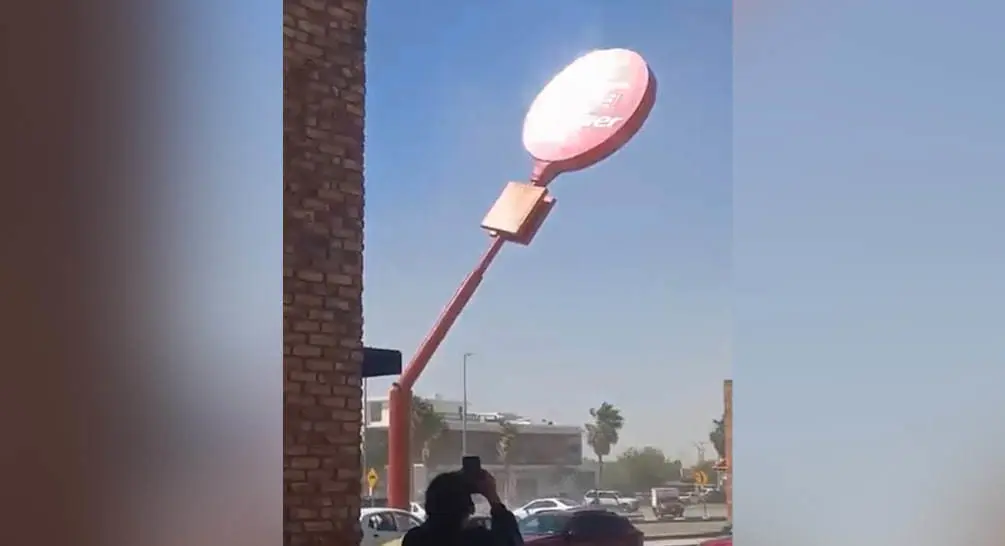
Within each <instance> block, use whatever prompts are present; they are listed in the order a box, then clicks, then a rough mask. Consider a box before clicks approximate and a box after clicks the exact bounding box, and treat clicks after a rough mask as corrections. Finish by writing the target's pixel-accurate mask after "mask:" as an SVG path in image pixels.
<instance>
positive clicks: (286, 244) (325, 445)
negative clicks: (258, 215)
mask: <svg viewBox="0 0 1005 546" xmlns="http://www.w3.org/2000/svg"><path fill="white" fill-rule="evenodd" d="M365 12H366V2H365V0H327V1H325V0H284V2H283V215H284V216H283V374H284V391H283V410H284V412H283V413H284V419H283V429H284V430H283V504H284V506H283V524H284V533H283V543H284V545H286V546H301V545H303V546H308V545H310V546H328V545H331V546H336V545H337V546H354V545H358V544H359V525H358V521H359V502H360V495H359V492H360V482H361V479H362V477H361V476H360V426H361V422H360V421H361V401H362V391H361V378H360V363H361V362H362V359H363V353H362V350H363V345H362V333H363V311H362V301H361V300H362V291H363V289H362V273H363V172H362V170H363V94H364V82H365V75H364V67H363V53H364V49H365V46H364V32H365V26H366V14H365ZM263 403H268V401H263Z"/></svg>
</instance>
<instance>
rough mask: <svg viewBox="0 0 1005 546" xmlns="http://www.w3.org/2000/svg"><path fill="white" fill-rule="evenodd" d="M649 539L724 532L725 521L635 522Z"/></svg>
mask: <svg viewBox="0 0 1005 546" xmlns="http://www.w3.org/2000/svg"><path fill="white" fill-rule="evenodd" d="M634 523H635V526H636V527H638V528H639V530H640V531H642V532H643V533H645V534H646V536H647V537H672V536H675V535H697V534H711V533H718V532H719V531H722V528H723V527H725V526H726V522H725V521H663V522H659V523H656V522H653V523H642V522H634Z"/></svg>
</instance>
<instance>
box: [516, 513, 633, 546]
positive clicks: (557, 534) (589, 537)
mask: <svg viewBox="0 0 1005 546" xmlns="http://www.w3.org/2000/svg"><path fill="white" fill-rule="evenodd" d="M519 524H520V534H521V535H523V540H524V543H526V544H528V545H529V544H533V545H534V546H567V545H570V544H573V545H577V546H644V545H643V543H644V542H645V537H644V535H643V534H642V531H639V530H638V529H637V528H636V527H635V526H634V525H632V523H631V522H630V521H628V519H627V518H625V517H624V516H621V515H618V514H615V513H614V512H611V511H609V510H603V509H598V508H589V507H587V508H577V509H573V510H551V511H546V512H538V513H536V514H534V515H531V516H527V517H526V518H524V519H522V520H520V522H519Z"/></svg>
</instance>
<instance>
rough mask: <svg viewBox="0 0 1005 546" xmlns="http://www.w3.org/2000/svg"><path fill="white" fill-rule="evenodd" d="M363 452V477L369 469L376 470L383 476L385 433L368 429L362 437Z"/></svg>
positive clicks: (385, 464)
mask: <svg viewBox="0 0 1005 546" xmlns="http://www.w3.org/2000/svg"><path fill="white" fill-rule="evenodd" d="M362 447H363V450H364V451H365V453H366V466H367V467H368V468H364V469H363V475H364V476H366V473H367V471H369V469H370V468H375V469H377V472H378V473H380V474H381V475H383V472H384V468H385V467H386V466H387V431H386V430H382V429H373V428H368V429H367V430H366V433H365V434H364V435H363V446H362Z"/></svg>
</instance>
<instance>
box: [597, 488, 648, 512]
mask: <svg viewBox="0 0 1005 546" xmlns="http://www.w3.org/2000/svg"><path fill="white" fill-rule="evenodd" d="M583 504H584V505H586V506H603V507H605V508H609V509H614V510H619V511H622V512H635V511H636V510H638V509H639V501H638V499H636V498H635V497H625V496H623V495H620V494H619V493H618V492H617V491H600V490H596V489H591V490H589V491H587V492H586V495H584V496H583Z"/></svg>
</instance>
